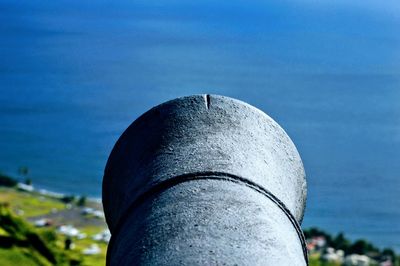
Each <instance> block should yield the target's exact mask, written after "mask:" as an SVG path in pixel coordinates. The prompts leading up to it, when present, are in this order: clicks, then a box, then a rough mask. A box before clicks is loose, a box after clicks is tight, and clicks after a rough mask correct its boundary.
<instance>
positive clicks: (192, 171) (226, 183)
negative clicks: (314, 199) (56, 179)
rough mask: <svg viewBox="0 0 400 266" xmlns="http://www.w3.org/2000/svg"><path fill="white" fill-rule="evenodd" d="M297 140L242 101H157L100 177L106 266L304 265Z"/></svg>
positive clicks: (213, 98)
mask: <svg viewBox="0 0 400 266" xmlns="http://www.w3.org/2000/svg"><path fill="white" fill-rule="evenodd" d="M306 193H307V186H306V179H305V173H304V168H303V164H302V161H301V159H300V156H299V154H298V152H297V149H296V147H295V146H294V144H293V143H292V141H291V140H290V138H289V137H288V136H287V134H286V133H285V131H284V130H283V129H282V128H281V127H280V126H279V125H278V124H277V123H276V122H275V121H274V120H272V119H271V118H270V117H269V116H267V115H266V114H265V113H263V112H262V111H260V110H258V109H257V108H255V107H253V106H251V105H248V104H246V103H244V102H241V101H238V100H235V99H232V98H228V97H224V96H217V95H194V96H188V97H182V98H178V99H175V100H172V101H169V102H166V103H163V104H161V105H158V106H156V107H154V108H152V109H151V110H149V111H148V112H146V113H145V114H143V115H142V116H140V117H139V118H138V119H137V120H135V121H134V122H133V123H132V124H131V125H130V126H129V127H128V128H127V129H126V131H125V132H124V133H123V134H122V136H121V137H120V138H119V140H118V141H117V143H116V144H115V146H114V148H113V150H112V152H111V154H110V157H109V159H108V162H107V165H106V169H105V173H104V178H103V206H104V211H105V216H106V221H107V224H108V226H109V229H110V231H111V235H112V237H111V241H110V244H109V247H108V252H107V265H307V264H308V262H307V250H306V245H305V240H304V236H303V233H302V231H301V228H300V223H301V221H302V218H303V213H304V208H305V201H306Z"/></svg>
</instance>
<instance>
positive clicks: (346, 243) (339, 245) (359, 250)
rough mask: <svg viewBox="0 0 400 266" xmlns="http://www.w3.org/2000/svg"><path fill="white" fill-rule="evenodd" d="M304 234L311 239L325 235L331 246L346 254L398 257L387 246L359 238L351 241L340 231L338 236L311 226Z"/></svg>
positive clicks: (328, 244)
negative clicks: (380, 245)
mask: <svg viewBox="0 0 400 266" xmlns="http://www.w3.org/2000/svg"><path fill="white" fill-rule="evenodd" d="M304 236H305V237H306V238H307V239H309V238H312V237H318V236H323V237H324V238H325V239H326V244H327V246H329V247H332V248H334V249H336V250H338V249H341V250H343V251H344V253H345V254H346V255H348V254H360V255H369V256H371V257H381V256H386V257H388V256H389V257H391V258H393V259H394V258H396V253H395V252H394V251H393V250H392V249H390V248H385V249H383V250H380V249H379V248H378V247H376V246H374V245H373V244H372V243H370V242H368V241H366V240H364V239H359V240H356V241H354V242H351V241H350V240H349V239H347V238H346V237H345V236H344V234H343V233H339V234H337V235H336V236H332V235H330V234H328V233H326V232H324V231H322V230H320V229H318V228H310V229H306V230H304Z"/></svg>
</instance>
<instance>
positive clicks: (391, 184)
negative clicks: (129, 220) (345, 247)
mask: <svg viewBox="0 0 400 266" xmlns="http://www.w3.org/2000/svg"><path fill="white" fill-rule="evenodd" d="M399 10H400V8H399V7H398V4H397V5H396V3H395V2H393V3H392V2H391V1H389V2H388V3H386V4H380V5H378V4H375V3H374V2H372V1H367V2H365V4H359V2H358V1H355V2H354V4H352V5H349V4H346V3H345V1H338V2H337V3H336V2H335V3H333V2H331V1H327V3H326V4H313V3H312V2H311V1H272V2H270V3H269V4H265V3H263V2H261V1H260V2H258V1H228V2H227V1H224V2H223V1H221V2H220V3H218V2H215V1H201V3H190V2H189V1H183V0H181V1H165V2H162V1H126V2H121V1H118V2H113V4H111V3H109V2H106V1H104V2H103V1H99V2H95V3H94V2H93V1H87V2H86V1H66V2H63V1H57V2H54V1H53V2H49V3H47V4H43V3H41V2H36V1H26V2H25V1H18V2H17V3H16V2H15V1H3V0H0V56H1V57H0V58H1V59H0V170H1V171H2V172H5V173H9V174H15V173H16V172H17V169H18V168H19V167H20V166H28V167H29V169H30V173H29V177H30V178H31V179H32V180H33V182H34V184H35V185H36V186H38V187H42V188H47V189H51V190H55V191H60V192H68V193H76V194H86V195H90V196H96V197H99V196H100V195H101V178H102V171H103V169H104V166H105V163H106V160H107V156H108V154H109V153H110V151H111V149H112V147H113V144H114V143H115V141H116V140H117V138H118V137H119V135H120V134H121V133H122V132H123V130H124V129H125V128H126V127H127V126H128V125H129V124H130V123H131V122H132V121H133V120H134V119H136V118H137V117H138V116H139V115H140V114H141V113H143V112H144V111H146V110H147V109H149V108H150V107H152V106H154V105H156V104H159V103H161V102H163V101H166V100H169V99H172V98H175V97H178V96H183V95H188V94H197V93H215V94H223V95H227V96H231V97H234V98H238V99H241V100H243V101H246V102H248V103H250V104H252V105H254V106H256V107H258V108H260V109H261V110H263V111H265V112H266V113H268V114H269V115H270V116H271V117H273V118H274V119H275V120H276V121H277V122H278V123H280V124H281V125H282V127H283V128H285V130H286V131H287V132H288V134H289V135H290V136H291V138H292V139H293V141H294V142H295V144H296V145H297V147H298V149H299V152H300V154H301V156H302V158H303V160H304V164H305V169H306V172H307V177H308V184H309V196H308V206H307V211H306V215H305V221H304V226H318V227H321V228H323V229H326V230H329V231H331V232H338V231H344V232H345V233H346V234H347V235H348V236H350V237H351V238H353V239H354V238H367V239H370V240H372V241H373V242H375V243H376V244H378V245H381V246H390V247H393V248H396V249H397V250H400V223H399V221H400V207H399V206H400V75H399V70H400V49H399V48H400V12H399Z"/></svg>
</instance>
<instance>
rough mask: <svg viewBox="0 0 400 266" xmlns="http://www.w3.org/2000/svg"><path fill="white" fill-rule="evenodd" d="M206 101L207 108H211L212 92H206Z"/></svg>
mask: <svg viewBox="0 0 400 266" xmlns="http://www.w3.org/2000/svg"><path fill="white" fill-rule="evenodd" d="M204 102H205V103H206V107H207V109H210V104H211V97H210V94H205V95H204Z"/></svg>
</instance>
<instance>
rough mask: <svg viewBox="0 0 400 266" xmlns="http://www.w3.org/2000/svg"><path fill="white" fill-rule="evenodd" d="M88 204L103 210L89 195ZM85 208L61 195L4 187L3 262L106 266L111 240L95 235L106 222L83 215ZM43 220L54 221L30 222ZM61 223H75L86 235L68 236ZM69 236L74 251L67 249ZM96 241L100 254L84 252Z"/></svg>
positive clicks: (0, 219)
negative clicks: (42, 224) (99, 239)
mask: <svg viewBox="0 0 400 266" xmlns="http://www.w3.org/2000/svg"><path fill="white" fill-rule="evenodd" d="M78 201H79V200H78ZM76 203H77V204H78V202H76ZM84 204H85V205H87V206H88V207H90V208H94V209H95V210H99V209H101V205H100V204H98V203H96V202H93V201H89V200H87V199H86V198H85V199H84ZM82 210H83V209H82V208H81V207H77V206H75V205H72V206H71V204H66V203H64V202H63V201H62V200H61V198H56V197H53V196H47V195H42V194H39V193H37V192H25V191H19V190H17V189H16V188H6V187H0V265H2V266H8V265H10V266H11V265H45V266H47V265H88V266H90V265H105V257H106V250H107V243H105V242H102V241H96V240H93V239H92V237H93V236H94V235H96V234H98V233H100V232H103V231H104V230H105V229H106V224H105V222H104V220H103V219H102V218H99V217H94V216H93V215H92V216H90V215H83V214H82ZM40 219H47V220H49V221H51V222H50V224H49V225H47V226H45V227H40V228H38V227H34V226H33V225H32V224H31V223H29V222H28V221H30V222H32V223H33V222H34V221H37V220H40ZM60 225H71V226H73V227H75V228H76V229H78V230H79V231H80V233H81V234H82V235H86V237H78V236H73V237H67V236H65V235H64V234H61V233H60V232H58V228H59V226H60ZM67 238H69V239H70V240H71V243H72V248H71V249H70V250H65V243H66V239H67ZM93 244H95V245H97V247H98V248H99V249H100V253H99V254H92V255H83V251H84V250H85V249H88V248H89V247H90V246H92V245H93Z"/></svg>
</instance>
